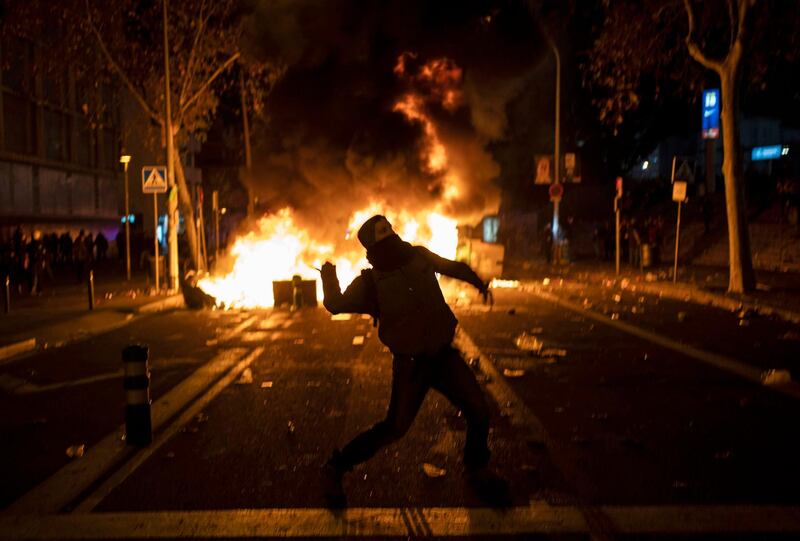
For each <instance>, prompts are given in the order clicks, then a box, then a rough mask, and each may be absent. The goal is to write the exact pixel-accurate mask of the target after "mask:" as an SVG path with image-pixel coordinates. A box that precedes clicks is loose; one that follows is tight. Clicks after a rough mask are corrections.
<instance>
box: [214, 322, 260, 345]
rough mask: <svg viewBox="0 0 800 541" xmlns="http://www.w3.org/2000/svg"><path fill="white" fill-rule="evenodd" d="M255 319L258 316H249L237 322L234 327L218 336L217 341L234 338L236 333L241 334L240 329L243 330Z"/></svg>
mask: <svg viewBox="0 0 800 541" xmlns="http://www.w3.org/2000/svg"><path fill="white" fill-rule="evenodd" d="M256 320H258V316H250V317H249V318H247V319H245V320H244V321H242V322H241V323H239V324H238V325H237V326H236V327H234V328H233V329H231V330H230V331H228V332H226V333H223V335H222V336H220V337H219V342H225V341H228V340H231V339H233V338H235V337H236V336H237V335H239V334H242V331H244V330H245V329H246V328H247V327H249V326H250V325H252V324H253V323H255V322H256Z"/></svg>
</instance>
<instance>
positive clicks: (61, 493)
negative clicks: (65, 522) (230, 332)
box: [0, 348, 246, 538]
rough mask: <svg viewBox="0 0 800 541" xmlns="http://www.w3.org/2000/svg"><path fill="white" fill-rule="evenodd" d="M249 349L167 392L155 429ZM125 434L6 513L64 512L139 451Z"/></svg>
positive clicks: (155, 414)
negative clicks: (81, 495) (127, 441)
mask: <svg viewBox="0 0 800 541" xmlns="http://www.w3.org/2000/svg"><path fill="white" fill-rule="evenodd" d="M245 351H246V350H245V349H243V348H230V349H225V350H223V351H221V352H219V353H218V354H217V355H216V356H215V357H214V358H213V359H211V360H210V361H209V362H207V363H205V364H204V365H203V366H201V367H200V368H198V369H197V370H195V371H194V372H193V373H192V375H190V376H189V377H188V378H186V379H185V380H183V381H182V382H180V383H178V384H177V385H176V386H175V387H174V388H173V389H172V390H171V391H169V392H168V393H167V394H166V395H164V396H162V397H161V398H159V399H158V400H156V402H155V403H154V404H153V407H152V425H153V430H154V431H155V430H157V429H158V428H160V427H161V426H162V425H163V424H164V423H165V422H166V421H168V420H169V419H171V418H172V417H174V416H175V414H176V413H177V412H179V411H180V410H181V409H183V408H184V407H185V406H186V404H188V403H189V402H190V401H191V400H193V399H194V398H195V397H196V396H197V395H198V394H200V393H201V392H202V391H203V390H204V389H206V388H208V386H209V385H210V384H211V383H212V382H214V381H216V380H217V379H218V378H219V377H220V374H223V373H225V372H226V371H227V370H229V369H230V368H231V367H232V366H233V365H234V364H235V363H236V362H237V361H238V360H239V359H240V358H241V357H242V356H243V355H244V354H245ZM122 395H123V390H122V389H121V388H120V396H122ZM124 433H125V425H124V424H122V425H120V426H119V427H118V428H117V429H116V430H114V431H113V432H111V433H110V434H108V435H107V436H106V437H105V438H103V439H102V440H100V441H99V442H98V443H97V444H95V445H93V446H91V447H89V451H88V452H87V453H86V454H85V455H84V456H83V458H81V459H80V460H74V461H72V462H70V463H68V464H67V465H66V466H64V467H62V468H61V469H60V470H58V471H57V472H56V473H55V474H53V475H52V476H51V477H49V478H48V479H46V480H45V481H43V482H42V483H40V484H39V485H38V486H36V487H34V488H33V489H31V490H30V491H29V492H28V493H26V494H25V495H23V496H22V497H21V498H20V499H18V500H17V501H15V502H14V503H13V504H11V505H10V506H9V507H7V508H6V509H5V510H4V511H3V513H4V514H12V515H13V514H24V513H56V512H59V511H61V510H62V509H63V508H64V507H66V506H67V505H68V504H69V503H70V502H72V501H74V500H75V499H76V498H78V496H79V495H80V494H82V493H83V492H85V491H86V490H87V489H88V488H89V487H90V486H91V485H92V484H93V483H94V482H96V480H97V479H100V478H101V477H102V476H103V475H105V474H106V473H107V472H108V471H109V470H110V469H111V468H112V467H114V466H115V465H117V464H119V463H120V462H121V461H123V460H125V459H127V458H128V457H130V456H131V455H132V454H133V453H134V452H135V451H136V449H134V448H131V447H128V446H127V445H126V444H125V442H124V441H123V440H122V435H123V434H124ZM0 538H1V537H0Z"/></svg>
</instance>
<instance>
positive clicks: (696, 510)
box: [0, 501, 800, 541]
mask: <svg viewBox="0 0 800 541" xmlns="http://www.w3.org/2000/svg"><path fill="white" fill-rule="evenodd" d="M593 510H595V511H598V512H601V513H602V514H603V515H604V516H606V517H608V518H609V520H610V523H611V524H610V527H611V528H613V530H614V533H616V534H620V535H637V534H638V535H647V534H651V535H652V534H660V535H673V536H675V535H692V534H694V535H704V534H705V535H707V534H714V533H715V534H734V533H737V534H771V533H781V534H792V533H800V507H796V506H775V505H689V506H598V507H595V508H593ZM586 533H590V529H589V527H588V525H587V523H586V521H585V519H584V518H583V512H582V511H581V510H580V509H578V508H576V507H574V506H554V505H550V504H548V503H547V502H544V501H532V502H531V503H530V505H528V506H525V507H512V508H509V509H491V508H479V507H476V508H465V507H414V508H407V507H401V508H350V509H345V510H342V511H331V510H328V509H314V508H311V509H230V510H214V511H153V512H141V513H124V512H122V513H117V512H115V513H78V514H71V515H45V516H36V515H22V516H15V517H8V516H4V517H0V537H2V539H4V540H9V541H12V540H16V539H29V540H46V539H143V538H147V539H149V538H171V539H188V538H191V539H219V538H225V539H242V538H254V537H259V538H260V537H286V538H296V537H379V536H382V537H403V538H406V537H407V536H409V535H410V536H421V537H424V536H436V537H450V536H459V537H467V536H479V535H483V536H500V535H520V534H586Z"/></svg>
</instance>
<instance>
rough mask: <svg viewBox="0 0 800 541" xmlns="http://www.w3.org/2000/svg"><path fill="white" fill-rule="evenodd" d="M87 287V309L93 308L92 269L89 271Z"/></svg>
mask: <svg viewBox="0 0 800 541" xmlns="http://www.w3.org/2000/svg"><path fill="white" fill-rule="evenodd" d="M87 289H88V291H89V310H94V271H89V281H88V284H87Z"/></svg>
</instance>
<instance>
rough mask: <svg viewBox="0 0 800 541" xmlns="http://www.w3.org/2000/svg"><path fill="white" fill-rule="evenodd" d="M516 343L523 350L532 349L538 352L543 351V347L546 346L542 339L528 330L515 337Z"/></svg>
mask: <svg viewBox="0 0 800 541" xmlns="http://www.w3.org/2000/svg"><path fill="white" fill-rule="evenodd" d="M514 345H516V346H517V347H518V348H519V349H521V350H523V351H531V352H533V353H537V354H538V353H539V352H541V351H542V348H543V347H544V344H543V343H542V341H541V340H539V338H537V337H536V336H535V335H533V334H529V333H527V332H523V333H522V334H520V335H519V336H517V337H516V338H515V339H514Z"/></svg>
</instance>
